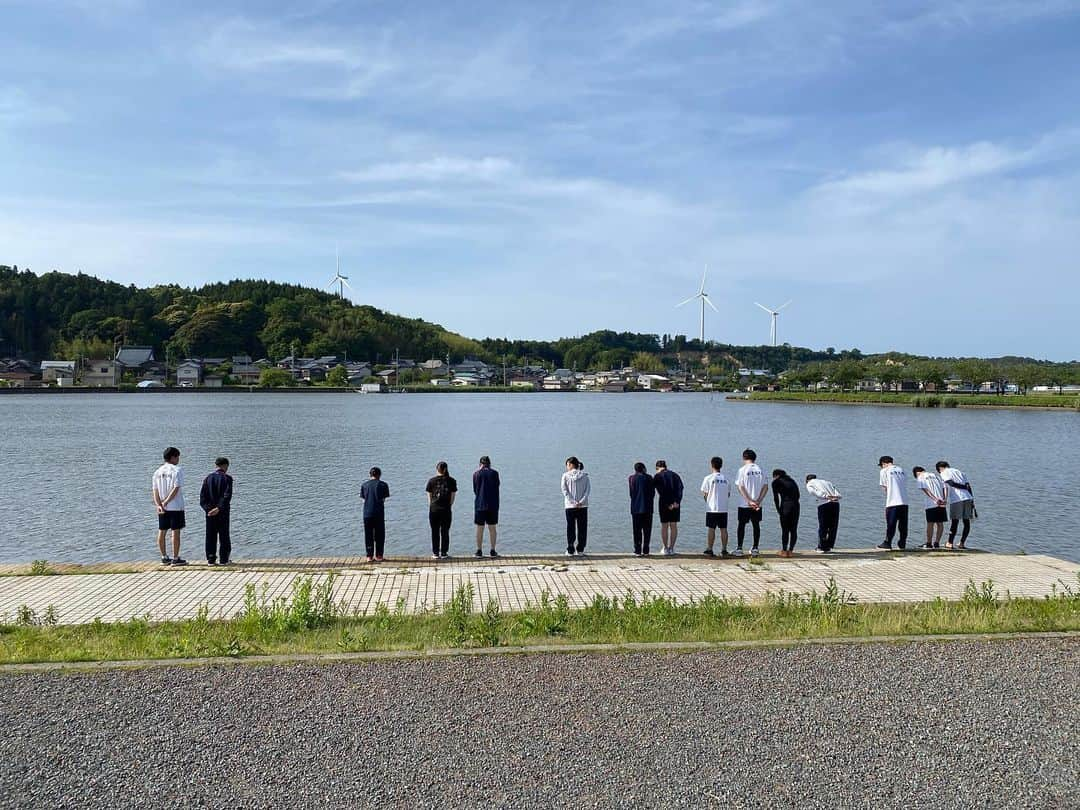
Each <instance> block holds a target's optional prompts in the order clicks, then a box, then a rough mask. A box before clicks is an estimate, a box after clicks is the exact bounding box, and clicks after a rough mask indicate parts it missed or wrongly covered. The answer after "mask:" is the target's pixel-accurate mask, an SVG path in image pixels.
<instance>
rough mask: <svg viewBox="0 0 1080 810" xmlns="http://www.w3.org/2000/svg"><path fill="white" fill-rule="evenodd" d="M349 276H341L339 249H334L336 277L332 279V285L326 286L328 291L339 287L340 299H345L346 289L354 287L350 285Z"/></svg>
mask: <svg viewBox="0 0 1080 810" xmlns="http://www.w3.org/2000/svg"><path fill="white" fill-rule="evenodd" d="M348 279H349V277H348V276H343V275H341V259H340V258H339V257H338V251H337V248H334V277H333V278H332V279H330V283H329V284H327V285H326V289H328V290H329V289H330V288H332V287H333V286H334V285H335V284H337V285H338V298H344V297H345V288H346V287H348V288H349V289H350V290H351V289H352V285H351V284H349V281H348Z"/></svg>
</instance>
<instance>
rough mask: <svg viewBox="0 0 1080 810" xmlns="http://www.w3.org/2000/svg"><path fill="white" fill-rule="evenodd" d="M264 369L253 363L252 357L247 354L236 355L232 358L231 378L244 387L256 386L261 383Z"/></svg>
mask: <svg viewBox="0 0 1080 810" xmlns="http://www.w3.org/2000/svg"><path fill="white" fill-rule="evenodd" d="M260 374H262V367H261V366H258V365H256V364H254V363H252V362H251V357H250V356H249V355H246V354H238V355H234V356H233V358H232V374H231V376H232V377H233V378H234V379H235V380H236V381H237V382H239V383H241V384H243V385H254V384H255V383H257V382H258V381H259V375H260Z"/></svg>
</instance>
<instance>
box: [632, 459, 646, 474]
mask: <svg viewBox="0 0 1080 810" xmlns="http://www.w3.org/2000/svg"><path fill="white" fill-rule="evenodd" d="M634 472H636V473H643V472H645V464H644V463H642V462H640V461H639V462H637V463H636V464H634Z"/></svg>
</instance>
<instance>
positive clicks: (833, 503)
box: [806, 473, 840, 554]
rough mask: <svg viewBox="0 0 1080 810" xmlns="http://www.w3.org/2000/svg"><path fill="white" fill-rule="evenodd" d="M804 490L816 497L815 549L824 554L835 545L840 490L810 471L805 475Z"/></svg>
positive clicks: (838, 522)
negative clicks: (816, 524)
mask: <svg viewBox="0 0 1080 810" xmlns="http://www.w3.org/2000/svg"><path fill="white" fill-rule="evenodd" d="M806 491H807V492H809V493H810V494H811V495H813V496H814V497H815V498H817V504H818V508H817V519H818V545H817V551H818V552H820V553H822V554H826V553H828V552H830V551H832V550H833V546H834V545H836V530H837V528H839V526H840V490H838V489H837V488H836V486H835V485H834V484H833V482H832V481H826V480H824V479H822V478H818V477H817V476H816V475H814V474H813V473H810V474H809V475H808V476H806Z"/></svg>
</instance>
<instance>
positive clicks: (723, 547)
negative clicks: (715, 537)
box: [710, 529, 727, 551]
mask: <svg viewBox="0 0 1080 810" xmlns="http://www.w3.org/2000/svg"><path fill="white" fill-rule="evenodd" d="M710 546H711V544H710ZM720 549H721V550H722V551H727V529H721V530H720Z"/></svg>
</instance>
